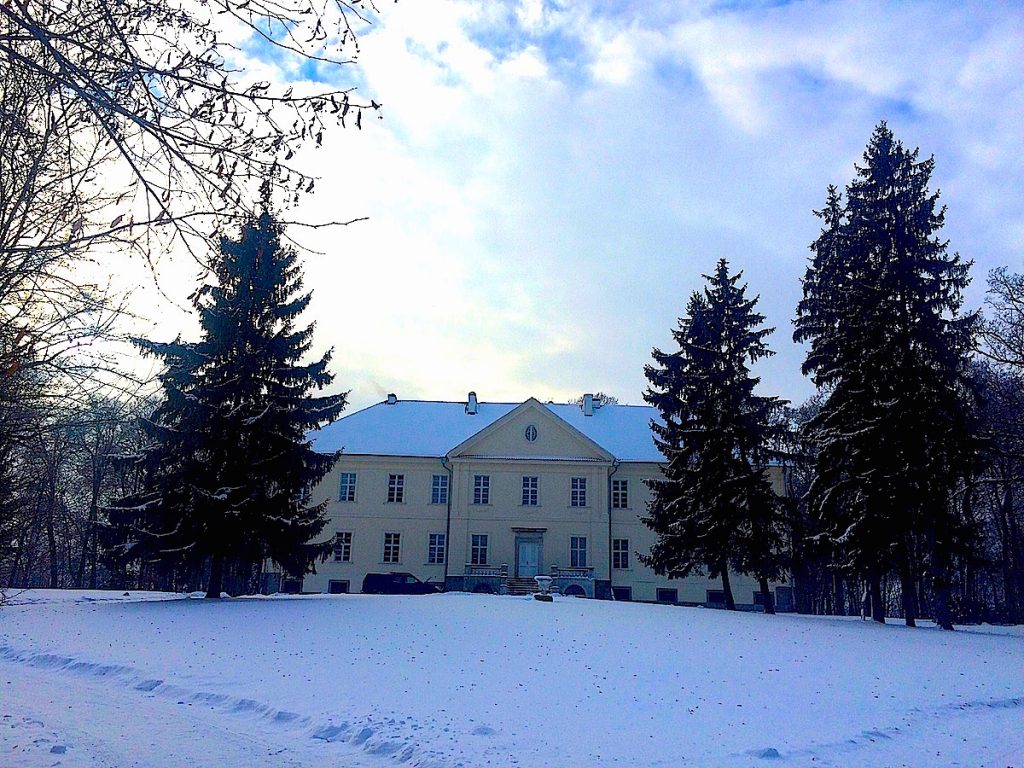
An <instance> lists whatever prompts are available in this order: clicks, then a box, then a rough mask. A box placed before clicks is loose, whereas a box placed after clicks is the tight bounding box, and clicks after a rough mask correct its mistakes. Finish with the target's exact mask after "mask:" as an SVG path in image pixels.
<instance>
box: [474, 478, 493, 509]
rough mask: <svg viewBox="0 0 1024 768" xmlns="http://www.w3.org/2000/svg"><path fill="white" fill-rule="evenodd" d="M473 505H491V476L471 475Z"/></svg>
mask: <svg viewBox="0 0 1024 768" xmlns="http://www.w3.org/2000/svg"><path fill="white" fill-rule="evenodd" d="M473 503H474V504H490V503H491V476H490V475H473Z"/></svg>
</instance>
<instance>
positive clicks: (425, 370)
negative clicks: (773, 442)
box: [251, 0, 1024, 407]
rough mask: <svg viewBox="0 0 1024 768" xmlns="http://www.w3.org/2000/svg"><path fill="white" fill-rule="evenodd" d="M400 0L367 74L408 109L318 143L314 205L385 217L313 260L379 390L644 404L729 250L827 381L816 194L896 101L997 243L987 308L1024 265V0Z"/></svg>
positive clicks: (345, 385) (319, 283)
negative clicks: (652, 372)
mask: <svg viewBox="0 0 1024 768" xmlns="http://www.w3.org/2000/svg"><path fill="white" fill-rule="evenodd" d="M381 9H382V13H381V15H380V16H379V17H378V18H377V20H376V22H375V23H374V25H373V27H372V28H370V29H369V30H367V31H366V32H365V34H364V35H363V37H362V40H361V53H360V56H359V70H358V72H356V71H355V70H350V71H348V72H345V73H343V79H342V80H341V82H350V81H351V78H352V77H356V78H357V80H358V83H359V86H360V92H361V93H362V94H363V95H364V96H365V97H366V98H370V97H372V98H375V99H376V100H377V101H379V102H381V103H383V105H384V119H383V120H382V121H376V120H373V121H368V123H366V124H365V125H364V129H363V130H362V131H361V132H356V131H354V130H348V131H342V130H337V131H334V132H333V133H332V134H331V135H330V136H329V137H328V138H327V140H325V143H324V146H323V147H322V148H320V149H318V150H316V151H315V152H314V151H310V152H309V153H308V154H306V155H304V156H303V157H302V160H303V162H304V163H306V164H307V167H308V168H310V169H313V170H315V171H316V172H318V173H319V175H320V176H321V177H322V178H321V180H320V181H319V182H318V183H317V193H316V194H315V195H313V196H311V197H309V198H307V199H306V200H305V201H304V202H303V203H302V204H301V208H300V211H299V215H301V216H303V217H305V218H308V219H312V220H316V219H339V218H351V217H353V216H362V215H368V216H370V217H371V218H370V221H368V222H365V223H361V224H359V225H356V226H353V227H349V228H347V229H345V230H343V231H335V232H331V233H320V234H314V235H308V234H303V235H302V239H303V242H305V243H307V244H308V245H310V246H311V247H312V248H315V249H318V250H320V251H322V252H323V255H312V256H310V257H309V260H308V262H307V274H308V278H309V280H308V282H309V284H310V285H311V286H312V287H313V288H314V291H315V294H314V301H313V305H312V307H311V310H310V313H311V316H312V318H313V319H315V320H316V321H317V337H318V341H319V343H320V344H321V345H322V346H334V347H335V366H334V367H335V370H336V372H337V376H338V384H339V387H340V388H342V389H351V390H352V404H353V406H355V407H359V406H362V405H366V404H368V403H370V402H374V401H377V400H379V399H381V398H382V397H383V395H384V394H385V393H387V392H396V393H397V394H398V396H399V397H400V398H426V399H461V398H464V397H465V394H466V392H467V391H468V390H471V389H472V390H475V391H477V392H478V393H479V395H480V397H481V399H483V400H514V401H520V400H523V399H525V398H527V397H529V396H531V395H532V396H536V397H538V398H541V399H548V398H553V399H555V400H564V399H568V398H569V397H573V396H575V395H577V394H579V393H582V392H584V391H598V390H603V391H605V392H609V393H613V394H615V395H617V396H618V397H619V398H620V399H621V400H622V401H624V402H633V403H636V402H641V393H642V391H643V388H644V386H645V380H644V378H643V366H644V364H645V363H647V362H648V361H649V360H650V351H651V348H652V347H653V346H661V347H666V346H668V345H669V343H670V336H669V331H670V328H672V327H673V326H674V324H675V322H676V318H677V317H678V316H679V314H681V313H682V312H683V309H684V307H685V304H686V300H687V297H688V295H689V294H690V292H691V291H692V290H694V289H695V288H697V287H699V285H700V282H701V280H700V275H701V273H702V272H707V271H710V270H711V268H712V266H713V264H714V262H715V261H716V260H717V259H719V258H720V257H725V258H727V259H729V261H730V262H731V263H732V265H733V266H734V267H735V268H738V269H743V270H744V273H745V276H746V279H747V281H748V282H749V285H750V291H751V292H753V293H757V294H760V295H761V305H760V309H761V311H762V312H763V313H764V314H765V315H767V317H768V321H769V324H770V325H774V326H776V327H777V329H778V330H777V332H776V333H775V335H774V336H773V337H772V339H771V343H772V346H773V347H774V349H775V350H776V351H777V352H778V354H777V355H776V357H774V358H772V359H771V360H769V361H766V362H765V363H763V364H761V365H759V367H758V372H759V373H760V375H761V376H762V377H763V384H762V389H763V390H764V392H765V393H766V394H777V395H781V396H783V397H786V398H789V399H791V400H794V401H800V400H803V399H804V398H806V397H807V396H808V395H810V394H811V393H812V391H813V390H812V387H811V385H810V384H809V383H808V382H807V381H806V380H805V379H804V378H803V377H802V376H801V375H800V363H801V360H802V355H803V352H802V350H801V349H800V348H799V347H798V346H796V345H794V344H793V343H792V342H791V340H790V337H791V321H792V317H793V313H794V307H795V305H796V302H797V300H798V298H799V295H800V283H799V280H800V277H801V275H802V274H803V270H804V267H805V264H806V258H807V255H808V251H807V245H808V243H809V242H810V241H811V240H812V239H813V238H814V237H815V236H816V233H817V228H818V225H817V220H816V219H815V218H814V216H813V215H812V213H811V211H812V209H814V208H818V207H821V205H822V203H823V201H824V199H825V190H826V187H827V185H828V184H830V183H834V184H845V183H846V182H847V181H849V179H850V178H851V176H852V173H853V164H854V163H855V162H857V161H858V160H859V158H860V155H861V153H862V151H863V149H864V145H865V144H866V142H867V140H868V138H869V136H870V134H871V131H872V128H873V127H874V125H875V124H876V123H877V122H878V121H879V120H881V119H885V120H887V121H888V122H889V124H890V126H891V127H892V128H893V129H894V131H895V133H896V135H897V136H898V137H899V138H901V139H902V140H903V142H904V143H905V144H907V145H909V146H911V147H914V146H917V147H920V148H921V152H922V154H923V155H924V156H927V155H930V154H934V155H935V157H936V161H937V166H936V170H935V174H934V177H933V188H937V189H940V190H941V191H942V199H943V201H944V202H945V203H946V204H947V205H948V208H949V210H948V216H947V227H946V230H945V232H946V236H947V237H948V238H949V239H950V241H951V249H952V250H958V251H959V252H960V253H961V254H962V255H963V256H964V257H965V258H967V259H973V260H974V261H975V267H974V270H973V275H974V284H973V286H972V288H971V290H970V293H969V295H968V304H969V305H971V306H978V305H980V304H981V302H982V300H983V297H984V282H985V274H986V272H987V271H988V270H989V269H991V268H993V267H996V266H1001V265H1007V266H1009V267H1010V268H1011V269H1013V270H1015V271H1024V263H1022V254H1024V248H1022V245H1024V203H1022V197H1021V194H1020V190H1021V188H1022V186H1024V185H1022V182H1024V160H1022V157H1024V151H1022V150H1024V129H1022V126H1024V84H1022V78H1021V76H1020V73H1021V72H1024V11H1022V10H1021V8H1020V7H1019V5H1018V4H1015V3H952V2H950V3H905V2H894V3H885V2H827V3H826V2H793V3H774V2H753V3H742V2H717V3H716V2H692V3H686V2H652V1H650V0H646V1H644V2H635V3H629V2H610V1H608V2H597V1H596V0H595V1H594V2H579V3H570V2H540V1H539V0H536V1H534V0H530V1H525V0H524V1H523V2H495V1H494V0H479V1H477V2H472V1H470V0H466V1H465V2H461V1H460V2H455V1H442V0H406V1H405V2H400V3H398V4H384V5H382V6H381ZM251 53H255V51H252V52H251ZM261 66H263V67H264V68H265V69H266V70H267V71H269V72H270V74H271V75H272V76H274V77H275V78H276V79H279V80H283V79H288V78H290V77H297V76H302V77H310V76H312V75H314V72H312V71H310V70H304V71H302V72H301V75H300V73H287V72H284V71H281V70H280V69H277V67H279V66H280V62H276V63H268V64H264V65H261ZM320 73H321V75H322V74H323V70H320ZM261 74H266V71H264V72H262V73H261Z"/></svg>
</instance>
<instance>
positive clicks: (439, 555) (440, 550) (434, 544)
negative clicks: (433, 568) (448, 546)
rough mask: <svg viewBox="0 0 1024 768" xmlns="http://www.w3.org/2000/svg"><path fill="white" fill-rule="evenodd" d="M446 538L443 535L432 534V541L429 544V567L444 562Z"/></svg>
mask: <svg viewBox="0 0 1024 768" xmlns="http://www.w3.org/2000/svg"><path fill="white" fill-rule="evenodd" d="M445 538H446V537H445V535H444V534H443V533H432V534H430V541H429V542H428V543H427V563H428V564H429V565H437V564H438V563H443V562H444V548H445Z"/></svg>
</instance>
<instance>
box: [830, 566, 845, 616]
mask: <svg viewBox="0 0 1024 768" xmlns="http://www.w3.org/2000/svg"><path fill="white" fill-rule="evenodd" d="M832 593H833V594H834V595H835V597H834V598H833V599H834V605H833V607H832V610H833V615H834V616H845V615H846V589H845V585H844V583H843V577H842V576H840V575H839V574H833V575H832Z"/></svg>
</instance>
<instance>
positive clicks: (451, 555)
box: [303, 456, 782, 605]
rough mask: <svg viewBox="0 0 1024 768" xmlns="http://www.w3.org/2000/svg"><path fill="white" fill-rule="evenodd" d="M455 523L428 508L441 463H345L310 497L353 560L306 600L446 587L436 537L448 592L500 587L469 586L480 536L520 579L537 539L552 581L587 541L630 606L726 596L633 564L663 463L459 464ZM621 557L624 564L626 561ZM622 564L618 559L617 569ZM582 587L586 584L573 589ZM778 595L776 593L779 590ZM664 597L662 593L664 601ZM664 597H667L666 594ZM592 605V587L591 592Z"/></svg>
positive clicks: (313, 583) (597, 566) (320, 577)
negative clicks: (397, 579)
mask: <svg viewBox="0 0 1024 768" xmlns="http://www.w3.org/2000/svg"><path fill="white" fill-rule="evenodd" d="M448 466H450V468H451V475H450V477H451V479H450V480H449V483H450V485H449V495H450V501H451V524H450V528H449V527H448V505H447V504H433V503H431V487H432V479H433V476H435V475H448V469H447V468H446V466H445V463H444V462H443V461H442V460H441V459H428V458H412V457H362V456H343V457H342V459H341V461H339V462H338V465H337V466H336V467H335V468H334V470H333V471H332V472H331V474H330V475H329V476H328V477H326V478H325V479H324V481H323V482H322V483H321V484H320V486H318V488H317V490H316V491H315V493H314V497H315V498H317V499H318V500H323V499H326V500H328V517H329V520H330V522H329V524H328V526H327V528H326V529H325V531H324V533H325V535H330V536H333V535H334V534H335V533H337V532H347V533H351V534H352V541H351V553H350V554H351V561H350V562H335V560H334V559H333V558H332V559H330V560H328V561H327V562H326V563H322V564H319V565H318V566H317V573H316V574H311V575H307V576H306V577H305V579H304V581H303V590H304V591H306V592H328V591H329V590H330V582H331V581H346V582H348V591H351V592H358V591H360V589H361V586H362V580H363V576H365V575H366V574H367V573H377V572H388V571H405V572H409V573H412V574H414V575H415V576H416V577H417V578H419V579H420V580H421V581H428V580H430V581H432V582H434V583H442V582H443V581H444V580H445V566H444V565H443V564H440V563H435V564H431V563H428V562H427V560H428V545H429V537H430V534H432V533H433V534H446V549H447V553H446V554H447V557H448V575H449V586H450V587H451V586H453V587H454V588H466V589H472V588H473V586H474V585H476V584H477V583H480V582H483V583H488V584H496V583H497V581H496V580H494V579H493V578H492V579H487V578H484V579H476V580H472V579H470V580H466V579H465V575H466V573H467V566H470V565H472V563H471V545H472V536H473V535H474V534H476V535H479V534H485V535H487V537H488V539H487V558H486V562H485V563H481V564H480V565H487V566H492V567H494V568H501V566H505V567H506V569H507V571H506V572H507V574H508V575H509V576H512V577H515V576H516V575H517V574H516V539H517V537H523V538H526V539H531V538H534V537H535V536H536V537H539V538H540V540H541V542H542V543H541V551H540V562H539V572H541V573H550V572H551V570H552V569H553V567H560V568H568V567H570V565H571V561H570V554H571V553H570V539H571V538H572V537H585V538H586V541H587V560H586V563H587V565H588V566H589V567H590V568H592V569H593V571H592V578H593V580H594V581H597V582H610V585H611V586H612V587H614V588H618V589H619V590H620V592H619V594H620V596H622V592H621V589H622V588H625V589H628V590H629V597H630V599H632V600H638V601H647V602H654V601H657V600H658V599H659V597H661V598H662V599H665V598H667V597H670V596H672V591H674V595H675V602H682V603H706V602H708V598H709V595H708V593H709V591H711V592H714V591H718V590H721V581H720V580H718V579H716V580H711V579H708V578H706V577H703V576H696V575H695V576H690V577H688V578H686V579H675V580H670V579H668V578H666V577H663V576H658V575H657V574H655V573H654V571H652V570H651V569H650V568H647V567H646V566H644V565H642V564H641V563H640V561H639V559H638V557H637V555H638V554H640V553H646V552H649V551H650V547H651V545H652V544H653V543H654V541H655V538H656V536H655V534H654V532H653V531H651V530H650V529H649V528H648V527H647V526H646V525H644V524H643V522H642V520H641V518H642V517H643V516H644V515H645V514H646V509H647V502H648V501H649V499H650V490H649V489H648V488H647V485H646V484H645V483H644V480H645V479H648V478H652V477H656V476H657V473H658V472H660V469H659V467H658V465H657V464H646V463H635V464H633V463H627V464H621V465H619V466H618V467H616V468H614V471H613V467H612V465H611V464H609V463H606V462H597V461H595V462H571V461H557V462H556V461H537V460H521V461H513V460H508V459H501V460H499V459H486V458H481V457H467V458H456V459H453V460H452V461H451V462H450V463H449V465H448ZM343 472H345V473H355V475H356V490H357V493H356V500H355V501H353V502H341V501H339V500H338V493H339V489H340V481H339V478H340V476H341V473H343ZM391 474H401V475H403V476H404V478H405V483H404V500H403V501H402V502H401V503H395V502H388V501H387V492H388V476H389V475H391ZM477 475H484V476H487V477H488V478H489V479H490V482H489V497H490V498H489V503H488V504H474V503H473V489H474V478H475V477H476V476H477ZM523 476H529V477H537V478H538V504H537V506H523V504H522V478H523ZM573 477H585V478H586V479H587V504H586V506H584V507H573V506H572V505H571V479H572V478H573ZM612 479H614V480H625V481H626V483H627V486H626V490H627V499H628V502H627V507H626V508H624V509H612V510H611V526H610V531H611V533H610V535H609V492H610V482H609V481H610V480H612ZM773 482H774V484H775V485H776V488H777V489H779V490H781V488H782V478H781V472H775V473H773ZM385 533H399V534H400V536H401V539H400V560H399V562H397V563H385V562H384V560H383V557H384V534H385ZM623 539H624V540H626V541H627V542H628V545H627V548H626V553H627V555H626V567H625V568H621V567H613V557H612V552H611V549H610V547H611V542H612V541H613V540H623ZM620 557H621V556H620ZM619 564H621V560H619ZM731 578H732V587H733V592H734V594H735V597H736V602H737V603H738V604H740V605H750V604H753V602H754V593H755V592H757V591H758V586H757V583H756V581H755V580H754V579H751V578H749V577H747V576H741V575H738V574H732V577H731ZM572 583H582V582H575V581H574V582H572ZM773 586H778V585H773ZM658 590H663V592H662V594H661V595H659V593H658ZM665 590H667V591H668V592H667V593H666V592H665ZM585 592H586V593H587V594H588V596H592V595H593V594H594V593H595V590H594V587H593V586H590V587H589V588H586V589H585Z"/></svg>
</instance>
